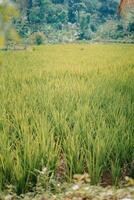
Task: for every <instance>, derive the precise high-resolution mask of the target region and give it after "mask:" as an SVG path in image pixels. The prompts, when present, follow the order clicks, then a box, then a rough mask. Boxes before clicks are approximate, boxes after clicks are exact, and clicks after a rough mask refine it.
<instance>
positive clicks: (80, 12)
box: [8, 0, 134, 44]
mask: <svg viewBox="0 0 134 200" xmlns="http://www.w3.org/2000/svg"><path fill="white" fill-rule="evenodd" d="M13 2H14V3H15V5H16V7H17V8H18V9H19V12H20V16H19V17H14V19H13V24H14V26H15V29H16V30H17V32H18V33H19V35H20V36H21V37H22V38H23V42H25V43H36V44H41V43H48V42H51V43H55V42H72V41H76V40H95V41H102V40H118V41H119V40H124V41H130V42H132V41H133V40H134V13H133V9H132V11H131V9H130V8H129V9H128V11H127V15H126V16H123V17H120V16H119V13H118V6H119V1H118V0H103V1H102V0H90V1H89V0H24V1H21V0H14V1H13ZM8 4H9V3H8Z"/></svg>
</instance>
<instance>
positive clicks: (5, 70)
mask: <svg viewBox="0 0 134 200" xmlns="http://www.w3.org/2000/svg"><path fill="white" fill-rule="evenodd" d="M133 50H134V47H133V45H123V44H120V45H119V44H111V45H101V44H99V45H96V44H94V45H89V44H71V45H46V46H40V47H35V48H34V51H32V49H30V50H27V51H19V52H17V51H16V52H13V51H7V52H0V58H2V63H1V65H0V190H3V189H4V188H5V187H6V185H13V186H15V188H16V191H17V193H22V192H27V191H29V190H32V189H33V188H36V186H37V185H38V177H39V173H38V172H39V171H41V170H42V169H43V168H47V170H48V172H49V173H48V174H46V175H44V176H43V177H42V178H43V179H41V181H43V184H44V185H45V187H46V188H47V187H49V186H50V185H53V186H54V185H55V181H56V173H58V172H57V170H59V167H58V166H59V163H61V161H62V160H61V155H62V156H63V158H64V162H65V165H66V168H65V169H64V170H65V172H64V173H63V174H64V175H65V176H66V177H65V178H66V180H69V181H71V180H72V176H73V175H74V174H76V173H84V172H88V173H89V175H90V176H91V182H92V184H99V183H100V182H101V181H102V176H104V175H105V172H106V171H109V173H110V174H111V179H112V181H113V184H118V181H119V180H120V177H121V176H122V169H123V166H124V165H126V166H128V169H127V171H128V174H132V169H133V167H131V166H132V163H133V158H134V157H133V151H134V142H133V136H134V135H133V123H134V121H133V119H134V117H133V107H134V90H133V85H134V79H133V75H134V71H133V63H134V57H133ZM49 183H50V185H49Z"/></svg>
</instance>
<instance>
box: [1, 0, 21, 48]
mask: <svg viewBox="0 0 134 200" xmlns="http://www.w3.org/2000/svg"><path fill="white" fill-rule="evenodd" d="M17 15H18V12H17V9H16V8H15V7H14V5H13V4H10V2H9V1H7V0H5V1H2V2H1V4H0V35H1V41H3V44H1V45H7V44H8V41H9V38H10V39H11V36H12V39H13V40H18V35H17V33H16V31H15V29H14V28H13V26H12V18H13V17H15V16H17Z"/></svg>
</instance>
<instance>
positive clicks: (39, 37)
mask: <svg viewBox="0 0 134 200" xmlns="http://www.w3.org/2000/svg"><path fill="white" fill-rule="evenodd" d="M45 39H46V37H45V35H44V33H43V32H36V33H33V34H32V35H31V36H30V43H31V44H36V45H41V44H43V43H44V41H45Z"/></svg>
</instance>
